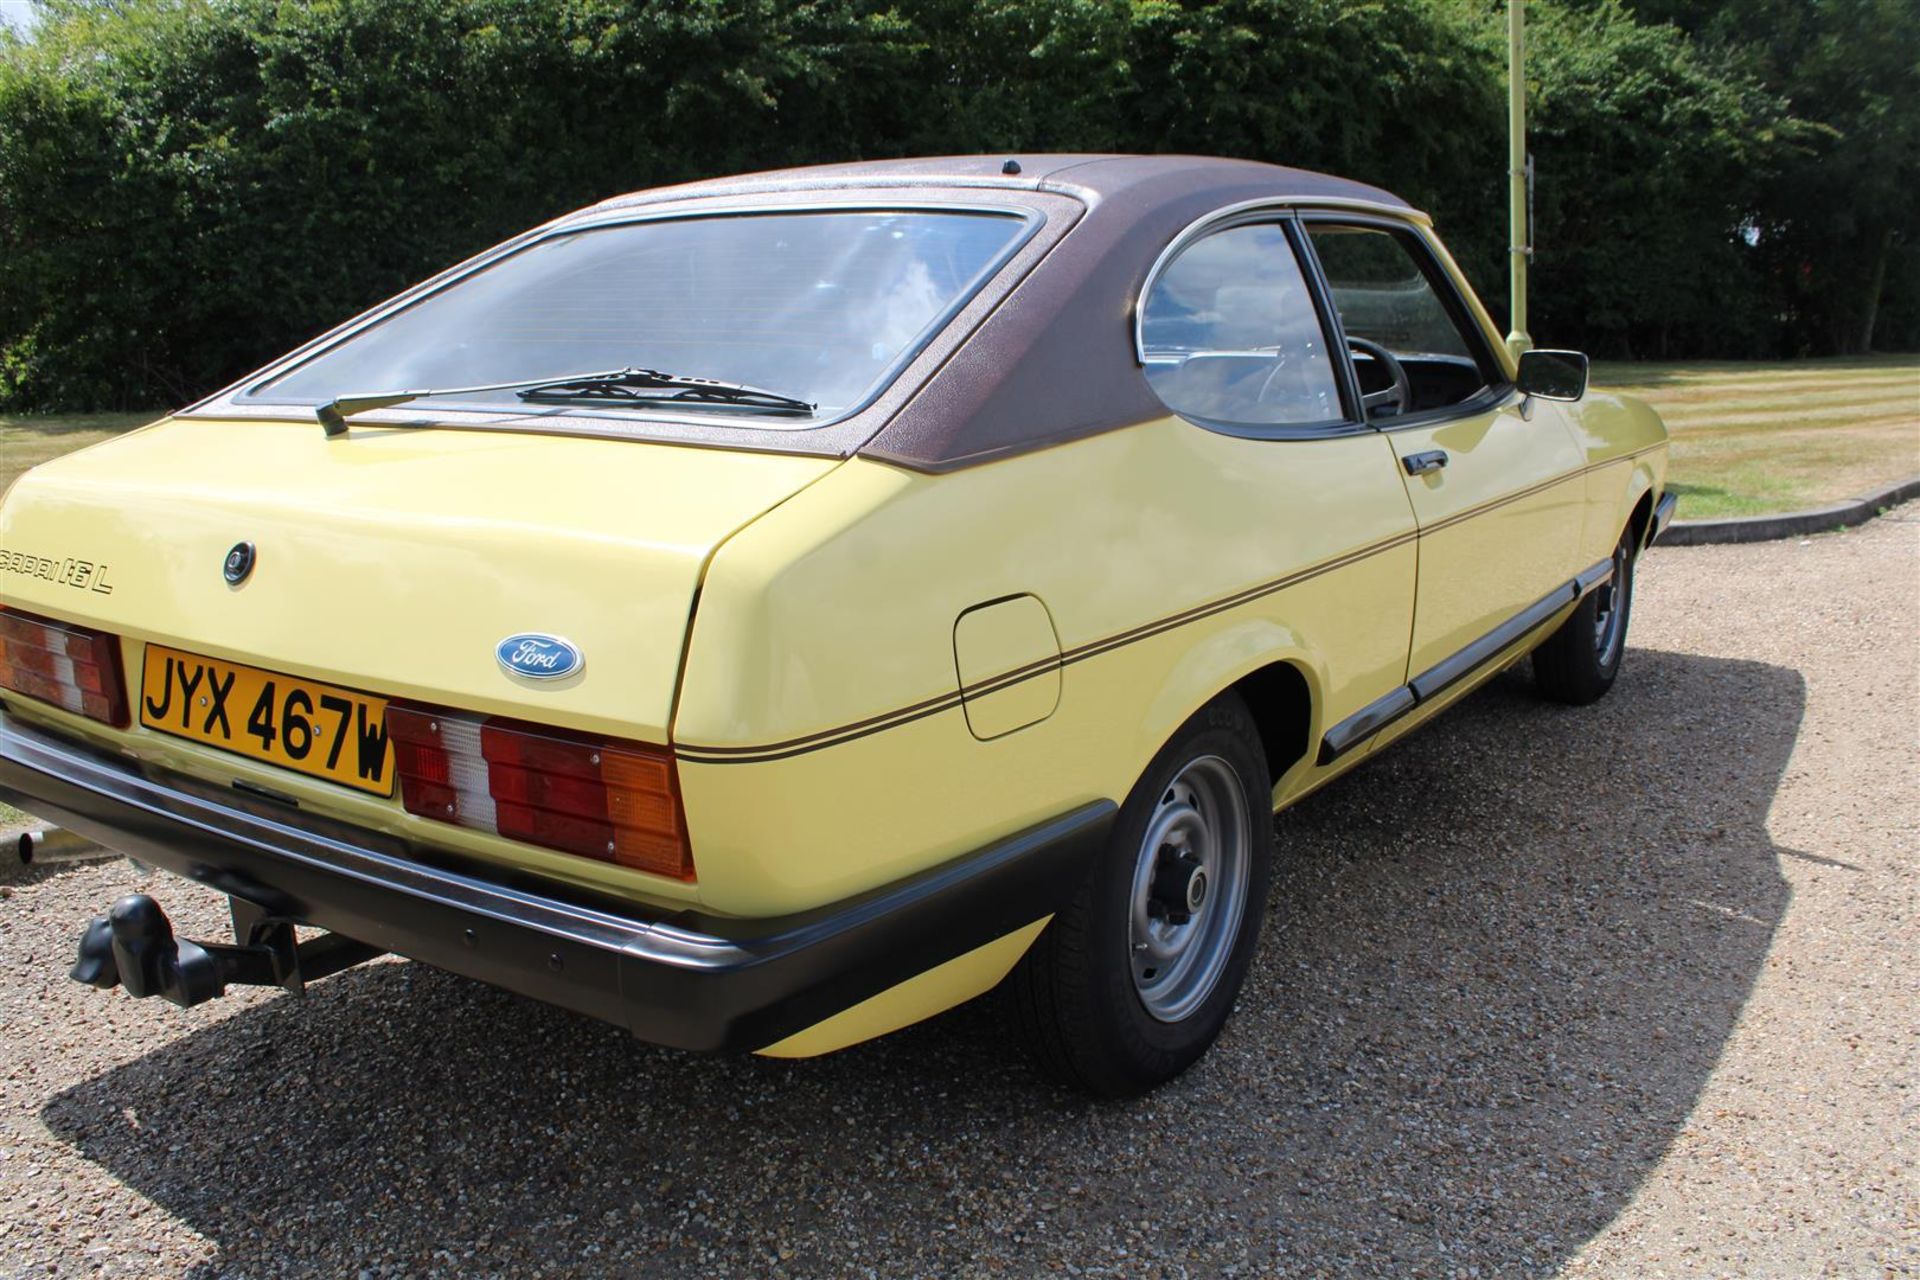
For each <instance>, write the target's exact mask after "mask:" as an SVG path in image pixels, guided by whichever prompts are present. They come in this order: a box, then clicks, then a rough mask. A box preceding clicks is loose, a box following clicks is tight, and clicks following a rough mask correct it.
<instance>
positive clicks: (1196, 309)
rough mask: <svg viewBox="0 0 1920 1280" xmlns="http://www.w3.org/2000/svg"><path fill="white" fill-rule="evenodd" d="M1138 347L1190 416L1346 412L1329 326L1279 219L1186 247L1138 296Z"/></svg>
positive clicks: (1236, 421) (1247, 418) (1266, 419)
mask: <svg viewBox="0 0 1920 1280" xmlns="http://www.w3.org/2000/svg"><path fill="white" fill-rule="evenodd" d="M1140 348H1141V349H1140V358H1141V361H1142V363H1143V364H1145V366H1146V373H1147V381H1148V382H1150V383H1152V384H1153V389H1154V391H1155V392H1156V393H1157V394H1158V395H1159V397H1160V399H1161V400H1163V401H1164V402H1165V403H1166V406H1167V407H1168V408H1169V409H1171V410H1173V411H1174V412H1175V413H1178V414H1181V415H1182V416H1184V417H1189V418H1197V419H1200V420H1202V421H1208V422H1216V423H1222V424H1227V425H1233V426H1252V427H1268V426H1292V425H1305V424H1312V423H1331V422H1337V421H1340V420H1341V419H1342V418H1343V417H1344V415H1343V414H1342V412H1341V407H1340V393H1339V389H1338V384H1337V383H1336V381H1335V378H1334V364H1333V358H1332V356H1331V354H1330V353H1329V352H1328V350H1327V337H1326V332H1325V330H1324V329H1323V328H1322V326H1321V323H1320V317H1319V313H1318V312H1316V311H1315V309H1314V305H1313V296H1312V294H1311V293H1310V292H1309V291H1308V289H1307V282H1306V276H1305V274H1304V273H1303V272H1302V271H1301V269H1300V262H1299V260H1298V259H1297V258H1296V257H1295V256H1294V252H1293V246H1292V244H1291V243H1290V242H1289V241H1288V239H1287V233H1286V229H1285V228H1284V227H1282V226H1281V225H1280V224H1278V223H1254V224H1247V225H1242V226H1237V227H1229V228H1228V229H1226V230H1224V231H1217V232H1215V233H1213V234H1212V235H1210V236H1207V237H1205V238H1204V239H1201V240H1198V241H1196V242H1194V243H1193V244H1192V245H1190V246H1189V247H1188V248H1186V249H1185V250H1183V251H1182V252H1181V254H1180V256H1179V257H1177V258H1175V259H1174V260H1173V262H1172V264H1171V265H1169V266H1168V267H1167V268H1166V269H1165V270H1164V271H1162V272H1161V273H1160V275H1159V276H1158V277H1156V278H1155V280H1154V282H1153V284H1152V286H1151V287H1150V288H1149V290H1148V292H1147V296H1146V298H1145V299H1144V300H1143V301H1142V304H1141V323H1140Z"/></svg>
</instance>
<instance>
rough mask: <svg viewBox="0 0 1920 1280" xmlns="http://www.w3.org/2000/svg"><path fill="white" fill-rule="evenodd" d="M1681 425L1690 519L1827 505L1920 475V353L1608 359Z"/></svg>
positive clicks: (1607, 370)
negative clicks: (1782, 359) (1698, 360)
mask: <svg viewBox="0 0 1920 1280" xmlns="http://www.w3.org/2000/svg"><path fill="white" fill-rule="evenodd" d="M1593 381H1594V385H1595V386H1596V387H1599V388H1602V389H1604V390H1608V391H1624V392H1626V393H1628V394H1630V395H1635V396H1639V397H1641V398H1642V399H1644V400H1646V401H1647V402H1648V403H1650V404H1652V405H1653V406H1654V407H1655V408H1656V409H1658V410H1660V413H1661V416H1662V417H1663V418H1665V419H1666V423H1667V429H1668V430H1669V431H1670V432H1672V433H1673V448H1672V454H1671V461H1670V464H1669V470H1668V483H1669V484H1671V485H1672V487H1673V491H1674V492H1675V493H1676V494H1678V495H1679V498H1680V509H1679V515H1680V518H1681V519H1693V520H1698V519H1710V518H1712V517H1715V516H1746V515H1761V514H1765V513H1767V512H1773V511H1792V510H1797V509H1799V508H1802V507H1817V506H1823V505H1825V504H1827V503H1831V502H1838V501H1840V500H1842V499H1845V498H1853V497H1858V496H1860V495H1861V494H1863V493H1866V492H1868V491H1869V490H1872V489H1877V488H1881V487H1882V486H1885V485H1888V484H1891V483H1893V482H1895V481H1898V480H1905V479H1907V478H1909V477H1911V476H1915V475H1920V356H1910V355H1908V356H1863V357H1858V358H1851V359H1842V360H1801V361H1795V362H1793V363H1778V362H1759V361H1756V362H1752V363H1712V364H1602V365H1596V366H1594V370H1593Z"/></svg>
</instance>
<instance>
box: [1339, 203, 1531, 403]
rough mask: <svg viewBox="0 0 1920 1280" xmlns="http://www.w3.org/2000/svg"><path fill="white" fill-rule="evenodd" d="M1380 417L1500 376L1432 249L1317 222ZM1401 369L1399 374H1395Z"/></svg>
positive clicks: (1453, 398) (1405, 237)
mask: <svg viewBox="0 0 1920 1280" xmlns="http://www.w3.org/2000/svg"><path fill="white" fill-rule="evenodd" d="M1307 235H1308V237H1309V238H1310V239H1311V240H1312V242H1313V250H1314V252H1315V253H1316V254H1317V255H1319V258H1320V267H1321V270H1322V271H1324V272H1325V273H1326V277H1327V286H1328V289H1329V291H1330V292H1331V293H1332V295H1333V304H1334V309H1335V310H1336V311H1338V312H1339V315H1340V324H1341V327H1342V328H1343V329H1344V330H1345V332H1346V335H1347V338H1348V341H1349V346H1350V348H1351V349H1352V352H1353V363H1354V372H1355V374H1356V375H1357V376H1358V377H1359V380H1360V391H1361V394H1362V396H1363V398H1364V399H1365V401H1366V403H1367V411H1368V416H1369V417H1371V418H1374V419H1376V420H1377V419H1380V418H1387V417H1396V416H1403V415H1406V414H1411V413H1424V412H1428V411H1431V410H1436V409H1447V408H1450V407H1452V406H1454V405H1457V404H1462V403H1464V402H1466V401H1468V400H1472V399H1475V398H1476V397H1478V396H1479V395H1480V394H1481V393H1482V392H1484V391H1486V390H1487V389H1488V387H1490V386H1492V385H1494V384H1496V383H1498V382H1499V381H1501V380H1502V379H1501V375H1500V373H1499V371H1498V366H1496V365H1494V364H1493V362H1492V359H1491V357H1490V355H1489V353H1488V352H1487V350H1486V344H1485V343H1484V342H1481V341H1479V340H1478V339H1477V338H1476V337H1475V335H1474V334H1473V332H1472V330H1471V329H1470V328H1469V327H1467V326H1466V325H1464V324H1463V323H1462V317H1461V316H1460V314H1459V312H1458V308H1457V307H1451V306H1449V305H1448V303H1447V294H1443V293H1442V291H1441V290H1442V289H1443V288H1445V289H1446V290H1447V291H1448V293H1450V292H1451V286H1450V285H1442V284H1441V283H1440V279H1439V277H1438V275H1437V268H1436V267H1435V265H1434V264H1433V261H1432V259H1431V257H1430V256H1429V255H1428V254H1427V252H1426V250H1425V249H1424V248H1423V247H1421V246H1420V245H1419V244H1418V243H1417V242H1416V241H1415V240H1414V239H1413V237H1412V236H1411V235H1410V234H1408V233H1405V232H1399V231H1388V230H1385V229H1382V228H1379V227H1363V226H1339V225H1335V224H1328V223H1311V224H1309V225H1308V227H1307ZM1396 374H1398V375H1400V376H1399V377H1396Z"/></svg>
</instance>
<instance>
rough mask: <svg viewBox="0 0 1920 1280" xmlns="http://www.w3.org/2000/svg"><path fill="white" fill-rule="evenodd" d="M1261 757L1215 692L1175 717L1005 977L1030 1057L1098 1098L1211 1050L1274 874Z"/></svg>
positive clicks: (1172, 1072)
mask: <svg viewBox="0 0 1920 1280" xmlns="http://www.w3.org/2000/svg"><path fill="white" fill-rule="evenodd" d="M1268 785H1269V784H1268V780H1267V766H1266V757H1265V754H1264V752H1263V750H1262V747H1261V743H1260V735H1259V733H1258V732H1257V731H1256V730H1255V728H1254V725H1253V718H1252V716H1251V715H1250V714H1249V713H1248V711H1247V708H1246V705H1245V704H1244V703H1243V702H1241V701H1240V699H1239V698H1237V697H1234V696H1232V695H1225V696H1223V697H1221V698H1219V699H1217V700H1215V701H1214V702H1212V703H1210V704H1208V705H1207V706H1206V707H1205V708H1203V709H1202V710H1201V711H1200V712H1199V713H1198V714H1197V715H1195V716H1194V717H1193V718H1192V719H1191V720H1189V721H1187V723H1186V724H1184V725H1182V726H1181V728H1180V731H1179V732H1178V733H1176V734H1175V735H1174V736H1173V739H1172V741H1170V742H1169V743H1168V744H1167V745H1166V746H1165V747H1164V748H1162V749H1161V751H1160V753H1159V754H1158V755H1157V756H1155V757H1154V760H1153V763H1152V764H1150V765H1149V766H1148V767H1147V771H1146V773H1145V774H1143V775H1142V777H1141V779H1140V782H1139V783H1138V785H1136V786H1135V787H1134V789H1133V792H1132V794H1130V795H1129V796H1128V797H1127V800H1126V803H1125V804H1123V805H1122V806H1121V808H1120V813H1119V816H1118V818H1117V819H1116V820H1115V823H1114V828H1113V833H1112V835H1111V837H1110V838H1109V841H1108V845H1107V849H1106V851H1105V853H1104V854H1103V856H1102V857H1101V859H1100V861H1099V863H1098V865H1097V866H1096V867H1095V868H1094V869H1093V871H1092V873H1091V874H1090V875H1089V877H1088V879H1087V882H1086V883H1085V884H1084V885H1083V886H1082V887H1081V890H1080V893H1079V895H1078V896H1077V897H1076V898H1075V899H1074V901H1073V902H1072V903H1070V904H1069V905H1068V906H1067V907H1066V908H1064V909H1063V910H1061V911H1060V912H1059V913H1058V914H1056V915H1055V916H1054V918H1053V922H1052V923H1051V924H1049V925H1048V926H1047V929H1046V932H1045V933H1043V934H1042V935H1041V936H1040V938H1039V940H1038V941H1037V942H1035V944H1034V945H1033V947H1032V949H1031V950H1029V951H1028V953H1027V955H1026V957H1025V958H1024V959H1022V961H1021V962H1020V965H1019V966H1018V967H1017V968H1016V969H1015V970H1014V973H1013V975H1012V977H1011V978H1010V979H1009V987H1010V996H1011V1004H1012V1007H1013V1012H1014V1016H1015V1019H1016V1021H1017V1022H1018V1024H1019V1028H1020V1031H1021V1032H1022V1034H1023V1037H1024V1038H1025V1039H1026V1041H1027V1042H1028V1044H1029V1046H1030V1047H1031V1048H1032V1050H1033V1053H1034V1056H1035V1058H1036V1059H1037V1060H1038V1062H1039V1063H1040V1065H1041V1066H1042V1067H1043V1068H1044V1069H1045V1070H1046V1071H1047V1072H1048V1073H1049V1074H1050V1075H1052V1076H1054V1077H1055V1078H1057V1079H1059V1080H1060V1081H1062V1082H1063V1083H1066V1084H1069V1085H1072V1086H1074V1087H1077V1088H1080V1089H1084V1090H1086V1091H1088V1092H1090V1093H1095V1094H1099V1095H1102V1096H1105V1097H1126V1096H1130V1095H1133V1094H1138V1093H1144V1092H1146V1091H1147V1090H1149V1089H1151V1088H1153V1087H1154V1086H1155V1085H1158V1084H1160V1083H1162V1082H1164V1081H1166V1080H1169V1079H1171V1078H1172V1077H1174V1076H1176V1075H1178V1074H1179V1073H1180V1072H1182V1071H1184V1070H1186V1068H1187V1067H1188V1066H1190V1065H1192V1063H1193V1062H1194V1061H1195V1060H1196V1059H1197V1058H1199V1057H1200V1055H1201V1054H1202V1053H1204V1052H1206V1049H1207V1046H1208V1045H1210V1044H1212V1043H1213V1040H1214V1037H1216V1036H1217V1035H1219V1034H1220V1028H1221V1027H1222V1026H1223V1025H1224V1024H1225V1022H1226V1020H1227V1014H1228V1012H1229V1011H1230V1010H1231V1009H1232V1007H1233V1001H1234V997H1235V996H1236V995H1237V994H1238V993H1239V990H1240V984H1241V981H1242V980H1243V979H1244V978H1245V976H1246V970H1247V965H1248V963H1249V961H1250V960H1251V959H1252V956H1253V951H1254V948H1255V946H1256V944H1257V943H1258V941H1259V933H1260V917H1261V914H1262V912H1263V910H1264V906H1265V902H1266V896H1267V885H1268V881H1269V878H1270V876H1271V862H1272V859H1271V857H1270V854H1271V850H1272V831H1273V822H1272V811H1271V807H1270V805H1269V802H1268Z"/></svg>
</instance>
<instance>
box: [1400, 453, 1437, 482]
mask: <svg viewBox="0 0 1920 1280" xmlns="http://www.w3.org/2000/svg"><path fill="white" fill-rule="evenodd" d="M1400 465H1401V466H1403V467H1405V468H1406V469H1407V474H1408V475H1410V476H1425V475H1432V474H1433V473H1434V472H1436V471H1438V470H1440V469H1441V468H1443V467H1445V466H1446V465H1447V451H1446V450H1445V449H1428V450H1426V451H1425V452H1424V453H1410V454H1408V455H1406V456H1405V457H1404V458H1402V459H1400Z"/></svg>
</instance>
